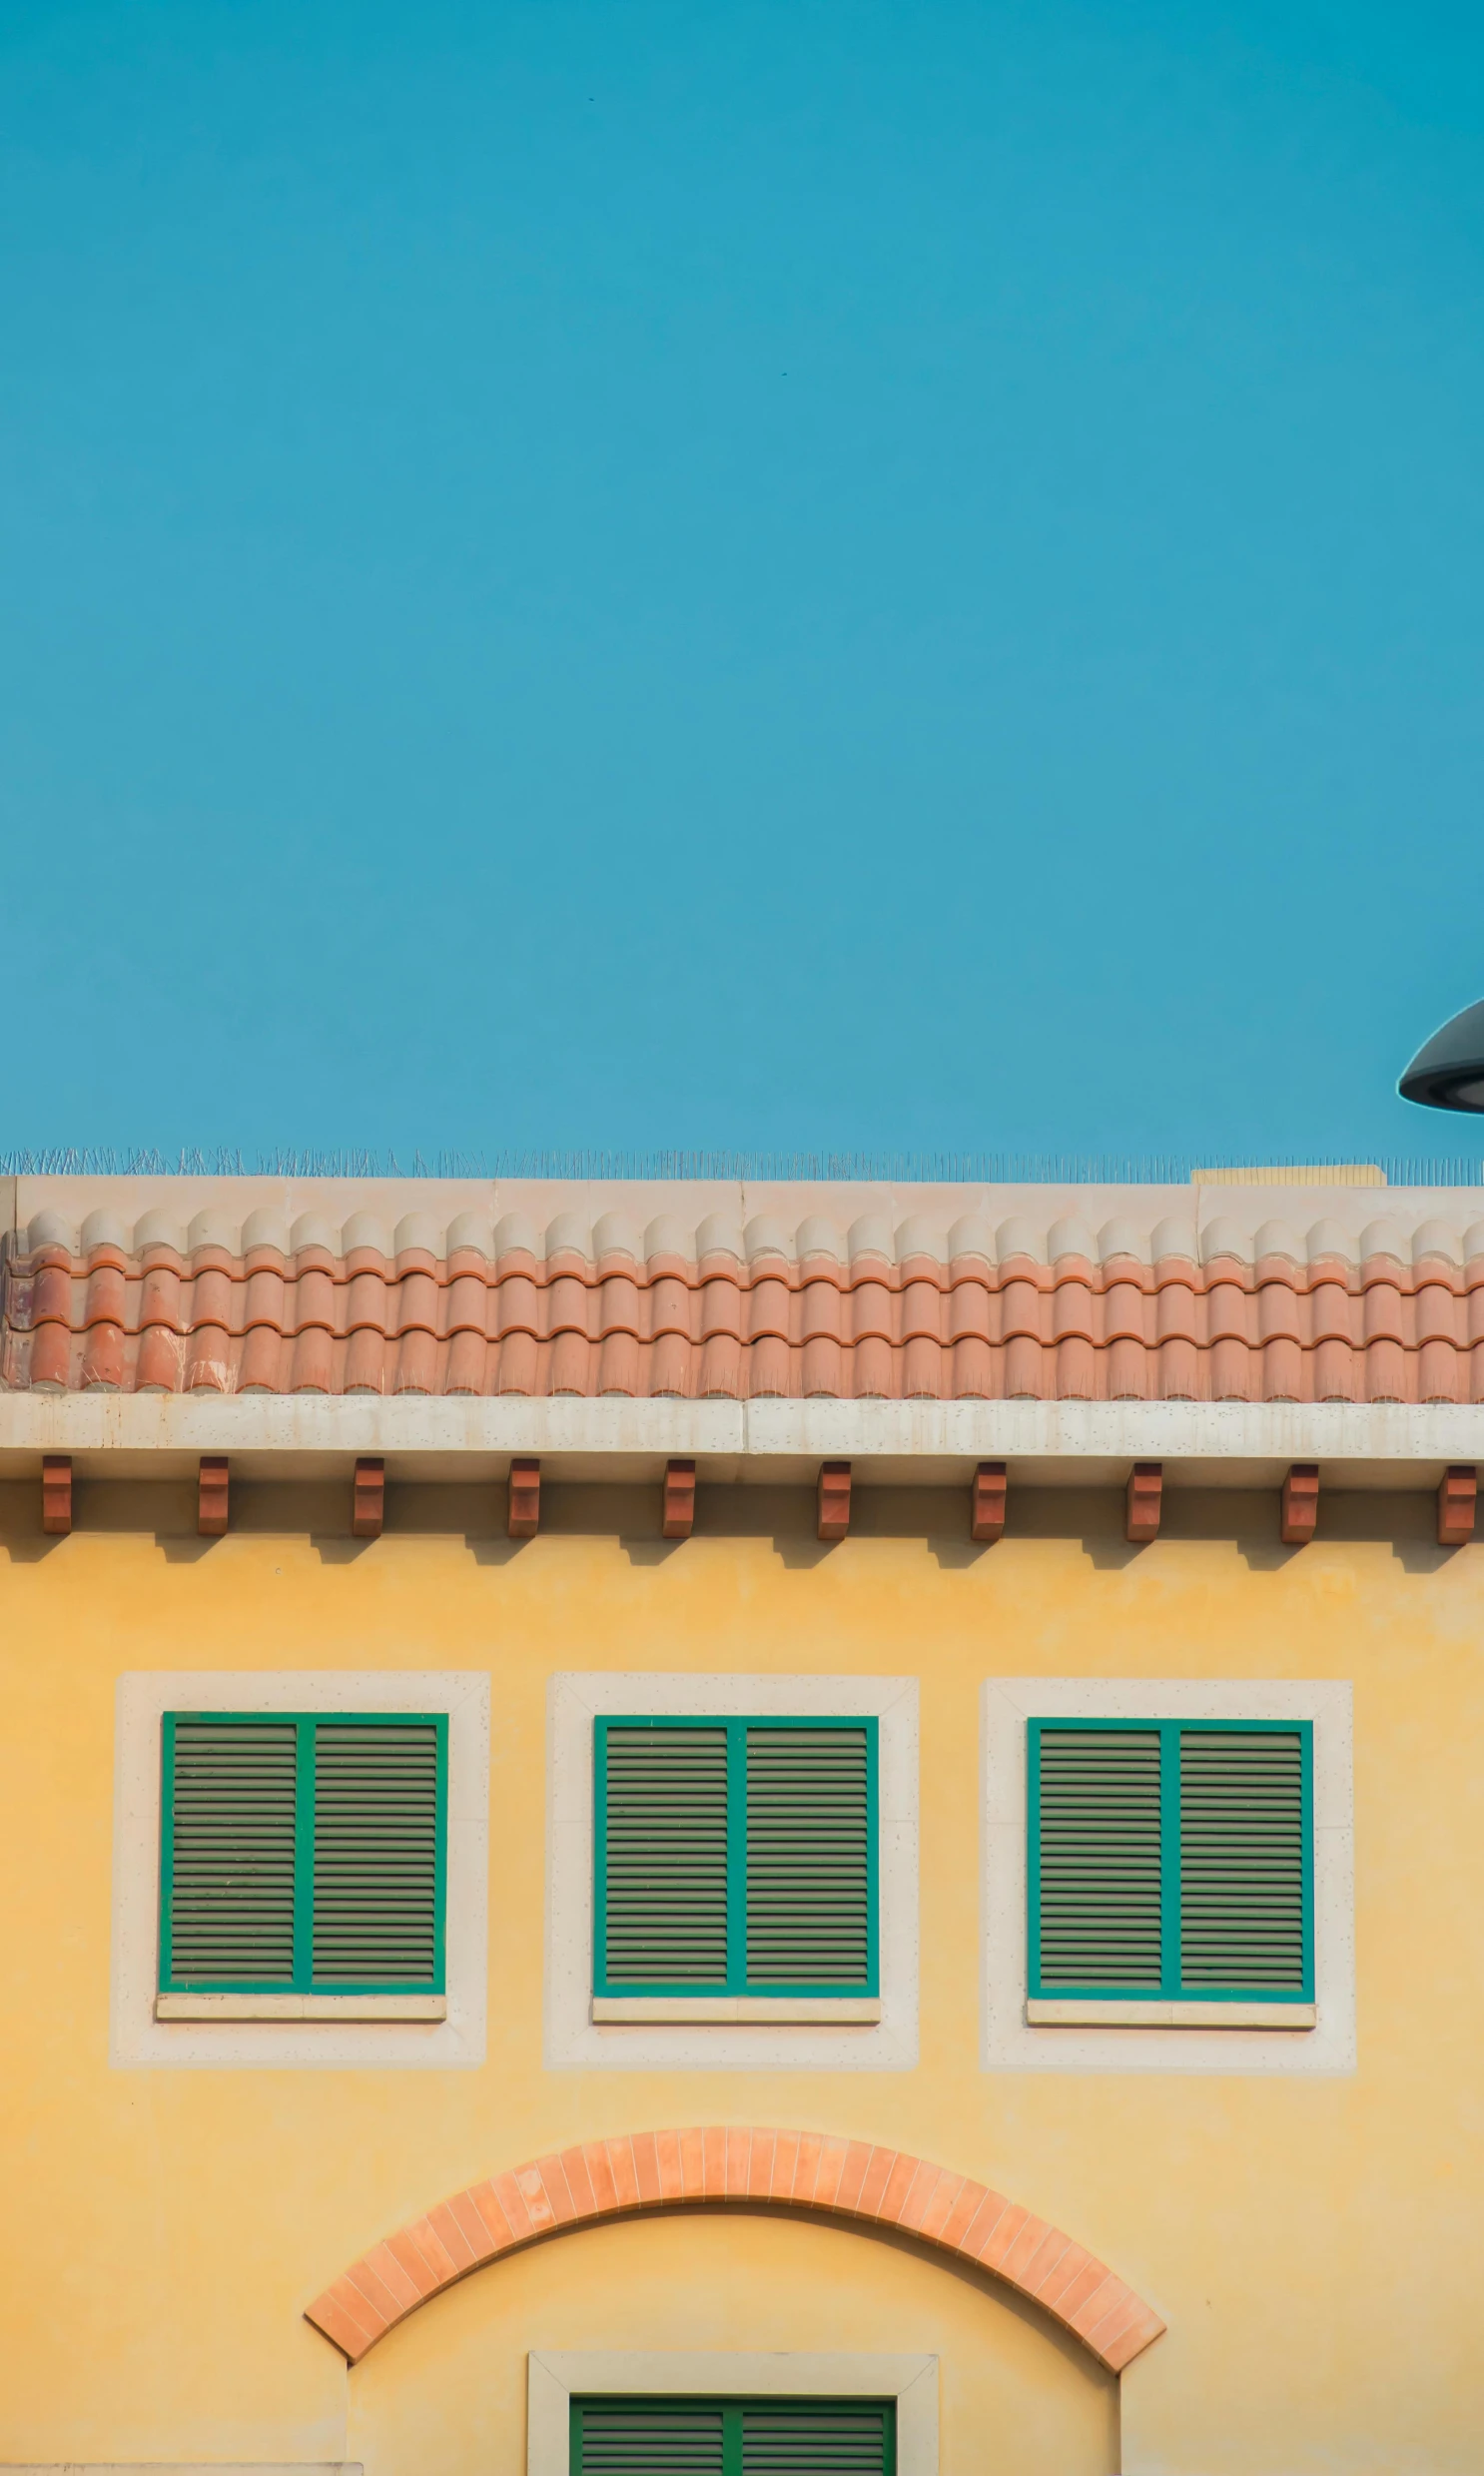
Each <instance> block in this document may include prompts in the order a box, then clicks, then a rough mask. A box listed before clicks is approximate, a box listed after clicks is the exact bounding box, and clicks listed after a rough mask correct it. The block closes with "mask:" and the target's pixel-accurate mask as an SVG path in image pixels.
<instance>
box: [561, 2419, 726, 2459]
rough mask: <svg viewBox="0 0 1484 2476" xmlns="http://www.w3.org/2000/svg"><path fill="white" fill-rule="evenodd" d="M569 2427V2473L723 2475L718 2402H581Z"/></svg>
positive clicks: (721, 2434) (721, 2420)
mask: <svg viewBox="0 0 1484 2476" xmlns="http://www.w3.org/2000/svg"><path fill="white" fill-rule="evenodd" d="M574 2425H575V2430H574V2433H573V2449H572V2476H722V2447H723V2410H722V2409H721V2408H720V2407H719V2406H711V2405H708V2404H705V2403H701V2404H696V2405H693V2404H692V2403H691V2402H690V2401H689V2400H684V2401H678V2400H677V2402H676V2403H675V2405H674V2406H673V2407H671V2406H669V2405H666V2404H663V2403H659V2404H652V2405H651V2404H646V2403H643V2402H639V2403H636V2404H633V2405H630V2404H629V2403H628V2402H627V2401H620V2400H613V2401H611V2402H609V2401H606V2400H598V2401H585V2400H584V2401H583V2403H582V2405H581V2406H580V2407H579V2408H578V2410H577V2414H576V2417H575V2419H574Z"/></svg>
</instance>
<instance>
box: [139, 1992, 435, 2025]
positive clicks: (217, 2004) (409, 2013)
mask: <svg viewBox="0 0 1484 2476" xmlns="http://www.w3.org/2000/svg"><path fill="white" fill-rule="evenodd" d="M155 2018H156V2020H157V2021H446V2019H447V2018H448V1998H447V1996H446V1995H157V1996H156V1997H155Z"/></svg>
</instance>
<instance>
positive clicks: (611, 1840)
mask: <svg viewBox="0 0 1484 2476" xmlns="http://www.w3.org/2000/svg"><path fill="white" fill-rule="evenodd" d="M605 1786H606V1796H607V1835H606V1845H605V1851H604V1855H605V1865H606V1884H607V1934H606V1950H605V1963H606V1970H607V1979H608V1983H609V1985H610V1986H623V1985H636V1986H645V1985H660V1986H665V1985H675V1986H724V1985H725V1983H726V1975H727V1738H726V1730H725V1729H724V1728H654V1729H650V1728H617V1727H615V1728H610V1729H609V1730H608V1735H607V1775H606V1783H605Z"/></svg>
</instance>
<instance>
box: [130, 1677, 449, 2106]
mask: <svg viewBox="0 0 1484 2476" xmlns="http://www.w3.org/2000/svg"><path fill="white" fill-rule="evenodd" d="M167 1711H265V1712H268V1711H446V1712H447V1714H448V1864H447V1900H446V1908H445V1917H444V1952H445V1961H446V1989H445V1995H444V1997H443V2006H444V2014H443V2017H442V2018H440V2019H438V2020H436V2021H409V2020H406V2019H401V2020H390V2021H388V2020H386V2019H385V2018H384V2017H382V2018H379V2019H368V2018H366V2016H365V2014H364V2013H362V2014H361V2015H360V2016H359V2017H358V2015H357V2014H356V2013H354V2012H351V2011H349V2010H346V2011H342V2010H340V2009H336V2010H335V2011H334V2013H333V2015H332V2017H331V2018H329V2019H325V2018H323V2017H319V2018H317V2017H303V2018H297V2019H296V2018H290V2019H287V2020H286V2019H283V2018H267V2019H265V2018H263V2017H262V2015H261V2014H260V2015H259V2016H258V2017H256V2018H252V2019H246V2020H245V2019H243V2018H241V2017H240V2016H238V2017H233V2016H232V2015H231V2014H230V2013H229V2014H227V2015H225V2016H223V2015H217V2016H216V2017H213V2018H208V2019H202V2018H200V2017H193V2018H180V2017H177V2018H174V2019H168V2020H165V2019H157V2018H156V1999H157V1990H158V1982H159V1950H160V1739H161V1729H160V1723H161V1720H162V1718H163V1717H164V1714H165V1713H166V1712H167ZM488 1911H489V1678H488V1676H487V1675H486V1674H484V1673H483V1672H482V1671H479V1670H473V1669H463V1668H445V1669H437V1668H396V1669H355V1670H347V1671H344V1672H342V1671H341V1670H339V1669H327V1668H312V1669H292V1668H276V1669H263V1668H250V1669H240V1670H230V1669H229V1670H224V1669H171V1668H160V1669H154V1668H152V1669H135V1670H132V1671H131V1672H129V1673H128V1674H126V1675H124V1676H121V1677H120V1679H119V1682H118V1692H117V1697H116V1709H115V1735H114V1856H113V1895H112V1913H113V1956H112V1986H111V2002H110V2011H109V2062H110V2063H112V2064H114V2065H118V2066H128V2065H134V2064H150V2065H152V2066H158V2065H160V2064H167V2065H169V2064H189V2065H212V2064H218V2065H224V2066H227V2065H230V2066H233V2067H237V2068H241V2067H242V2066H243V2065H244V2064H248V2065H252V2066H255V2067H257V2068H260V2069H264V2068H272V2067H273V2066H275V2065H279V2066H284V2067H289V2066H294V2067H296V2068H302V2067H303V2066H304V2065H305V2064H324V2065H326V2066H333V2067H334V2068H336V2069H337V2070H342V2071H343V2070H345V2069H346V2067H347V2066H348V2065H356V2064H363V2065H365V2066H367V2067H368V2068H372V2067H373V2068H376V2069H378V2070H385V2069H386V2068H387V2066H388V2065H392V2066H394V2065H402V2066H407V2067H417V2066H425V2067H426V2068H429V2069H432V2068H438V2069H446V2068H447V2067H448V2066H449V2065H450V2064H460V2063H482V2062H483V2061H484V2036H485V2004H486V1983H487V1978H488V1971H489V1915H488ZM234 2000H236V1999H234ZM247 2000H253V1999H247ZM291 2000H292V1999H291ZM300 2000H306V1999H300ZM330 2000H331V2001H332V2002H335V2001H336V1999H333V1998H332V1999H330ZM349 2000H350V2001H352V2002H355V2001H358V2000H360V1999H356V1998H352V1999H349Z"/></svg>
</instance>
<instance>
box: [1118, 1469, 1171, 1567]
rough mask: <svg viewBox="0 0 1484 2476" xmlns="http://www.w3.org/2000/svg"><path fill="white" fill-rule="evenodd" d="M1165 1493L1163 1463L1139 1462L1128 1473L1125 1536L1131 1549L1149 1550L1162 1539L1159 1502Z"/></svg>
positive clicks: (1124, 1522) (1124, 1511) (1124, 1518)
mask: <svg viewBox="0 0 1484 2476" xmlns="http://www.w3.org/2000/svg"><path fill="white" fill-rule="evenodd" d="M1163 1489H1164V1464H1163V1463H1162V1462H1161V1461H1135V1463H1134V1465H1133V1467H1132V1469H1131V1470H1130V1472H1129V1473H1128V1494H1127V1498H1126V1500H1125V1504H1124V1510H1123V1536H1124V1538H1125V1539H1126V1540H1127V1541H1128V1544H1129V1546H1130V1547H1147V1545H1148V1543H1149V1541H1150V1539H1157V1538H1158V1536H1159V1499H1160V1497H1161V1495H1162V1493H1163Z"/></svg>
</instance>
